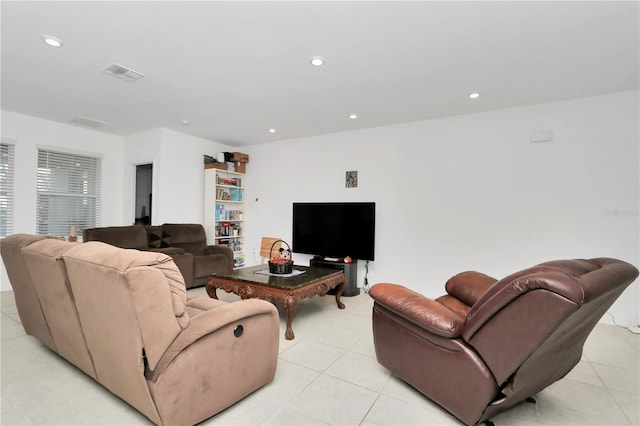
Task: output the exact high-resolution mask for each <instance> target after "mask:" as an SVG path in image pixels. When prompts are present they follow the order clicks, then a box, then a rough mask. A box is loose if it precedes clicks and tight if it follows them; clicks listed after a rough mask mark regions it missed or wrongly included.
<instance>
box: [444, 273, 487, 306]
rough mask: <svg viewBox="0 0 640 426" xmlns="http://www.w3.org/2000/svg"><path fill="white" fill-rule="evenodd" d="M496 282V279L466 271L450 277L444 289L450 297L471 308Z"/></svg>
mask: <svg viewBox="0 0 640 426" xmlns="http://www.w3.org/2000/svg"><path fill="white" fill-rule="evenodd" d="M496 282H498V280H497V279H495V278H493V277H490V276H488V275H485V274H483V273H480V272H475V271H467V272H461V273H459V274H456V275H454V276H453V277H451V278H450V279H449V281H447V284H446V285H445V288H446V290H447V293H449V294H450V295H451V296H453V297H455V298H456V299H458V300H460V301H462V302H464V303H465V304H466V305H468V306H473V305H474V304H475V303H476V302H477V301H478V300H480V298H481V297H482V296H483V295H484V294H485V293H486V292H487V290H489V288H490V287H491V286H492V285H494V284H495V283H496Z"/></svg>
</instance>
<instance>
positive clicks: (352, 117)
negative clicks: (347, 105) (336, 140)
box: [349, 114, 358, 120]
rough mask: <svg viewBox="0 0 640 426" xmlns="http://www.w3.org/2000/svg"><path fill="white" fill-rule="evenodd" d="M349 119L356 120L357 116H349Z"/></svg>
mask: <svg viewBox="0 0 640 426" xmlns="http://www.w3.org/2000/svg"><path fill="white" fill-rule="evenodd" d="M349 118H350V119H352V120H355V119H356V118H358V114H349Z"/></svg>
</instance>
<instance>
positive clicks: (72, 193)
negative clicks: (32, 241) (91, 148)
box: [36, 149, 101, 238]
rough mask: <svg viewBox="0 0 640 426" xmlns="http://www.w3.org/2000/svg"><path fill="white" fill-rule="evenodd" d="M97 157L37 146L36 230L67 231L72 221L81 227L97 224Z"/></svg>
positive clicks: (42, 232) (60, 233) (46, 232)
mask: <svg viewBox="0 0 640 426" xmlns="http://www.w3.org/2000/svg"><path fill="white" fill-rule="evenodd" d="M100 166H101V160H100V159H99V158H93V157H86V156H83V155H77V154H69V153H64V152H55V151H49V150H43V149H39V150H38V199H37V203H36V204H37V205H36V207H37V224H36V233H38V234H40V235H57V236H59V237H65V236H68V235H69V232H70V230H71V227H72V226H73V225H77V226H78V238H81V237H82V230H84V229H87V228H93V227H96V226H98V225H97V224H98V223H99V219H100V175H101V173H100Z"/></svg>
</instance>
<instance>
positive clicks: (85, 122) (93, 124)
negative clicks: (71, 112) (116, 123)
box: [69, 116, 109, 129]
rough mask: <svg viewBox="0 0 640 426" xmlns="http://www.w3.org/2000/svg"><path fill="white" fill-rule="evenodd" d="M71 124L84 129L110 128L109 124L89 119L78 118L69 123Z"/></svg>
mask: <svg viewBox="0 0 640 426" xmlns="http://www.w3.org/2000/svg"><path fill="white" fill-rule="evenodd" d="M69 122H70V123H73V124H77V125H79V126H82V127H89V128H91V129H99V128H101V127H104V126H108V125H109V123H105V122H104V121H100V120H94V119H93V118H88V117H80V116H78V117H76V118H74V119H73V120H70V121H69Z"/></svg>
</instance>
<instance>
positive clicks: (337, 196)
mask: <svg viewBox="0 0 640 426" xmlns="http://www.w3.org/2000/svg"><path fill="white" fill-rule="evenodd" d="M638 101H639V96H638V92H637V91H633V92H624V93H617V94H610V95H604V96H598V97H591V98H584V99H576V100H571V101H565V102H556V103H550V104H544V105H533V106H527V107H521V108H512V109H505V110H499V111H492V112H486V113H479V114H473V115H466V116H458V117H450V118H445V119H437V120H429V121H422V122H414V123H407V124H403V125H396V126H387V127H380V128H373V129H367V130H361V131H354V132H344V133H337V134H331V135H324V136H318V137H310V138H304V139H299V140H290V141H281V142H276V143H272V144H266V145H254V146H249V147H243V148H241V149H238V148H230V147H229V146H225V145H222V144H218V143H215V142H210V141H206V140H203V139H199V138H194V137H191V136H187V135H184V134H181V133H178V132H174V131H171V130H167V129H155V130H151V131H149V132H145V133H142V134H138V135H132V136H130V137H127V138H126V141H125V140H123V139H122V138H120V137H117V136H111V135H107V134H103V133H100V132H94V131H91V130H86V129H82V128H78V127H73V126H67V125H64V124H58V123H53V122H49V121H45V120H40V119H36V118H32V117H27V116H24V115H20V114H14V113H9V112H3V114H2V137H3V138H6V139H13V140H15V141H16V181H15V182H16V189H17V191H16V200H15V207H16V214H15V219H16V220H15V225H14V226H15V227H14V232H27V233H33V232H35V173H36V171H35V167H36V157H35V155H36V146H38V145H46V146H49V147H56V148H60V149H70V150H73V151H81V152H85V153H93V154H96V155H101V156H102V157H103V180H102V184H103V199H102V205H103V212H102V221H101V222H102V225H103V226H109V225H126V224H130V223H132V221H133V217H134V211H133V206H134V182H135V181H134V176H135V173H134V171H135V167H134V165H135V164H142V163H149V162H152V163H153V164H154V176H153V179H154V206H153V218H154V219H153V221H154V223H158V224H159V223H164V222H196V223H203V195H202V194H203V190H204V183H203V181H204V178H203V176H204V170H203V166H202V155H203V154H208V155H212V156H216V154H217V153H218V152H219V151H235V150H238V151H243V152H247V153H248V154H250V156H251V157H250V163H249V164H248V166H247V179H246V180H245V181H246V184H247V204H246V219H247V222H246V225H245V231H246V250H247V254H246V258H247V263H248V264H252V263H257V262H258V261H259V257H258V256H257V255H254V254H253V249H258V248H259V245H260V238H261V237H262V236H280V237H283V238H284V239H285V240H287V241H289V242H290V241H291V203H292V202H294V201H375V202H376V203H377V229H376V232H377V236H376V260H375V262H373V263H371V265H370V274H369V281H370V283H371V284H373V283H376V282H382V281H390V282H399V283H402V284H405V285H407V286H409V287H412V288H414V289H416V290H417V291H420V292H423V293H424V294H426V295H428V296H432V297H434V296H438V295H440V294H442V293H443V285H444V282H445V280H446V279H447V278H449V277H450V276H451V275H453V274H455V273H457V272H460V271H462V270H468V269H476V270H480V271H482V272H485V273H488V274H490V275H493V276H495V277H498V278H499V277H502V276H504V275H505V274H507V273H510V272H513V271H515V270H517V269H521V268H525V267H528V266H531V265H533V264H535V263H538V262H542V261H545V260H550V259H557V258H575V257H594V256H611V257H617V258H621V259H624V260H627V261H629V262H631V263H633V264H634V265H636V266H638V265H639V263H640V262H639V256H640V254H639V237H640V227H639V223H638V222H639V218H638V207H639V194H640V187H639V180H640V179H639V171H638V170H639V159H640V152H639V147H638V144H639V142H638V141H639V140H640V135H639V119H638V117H639V113H640V112H639V111H638ZM547 129H549V130H551V131H552V132H553V141H552V142H549V143H542V144H531V143H530V142H529V137H530V134H531V133H532V132H536V131H540V130H547ZM347 170H358V172H359V186H358V188H355V189H346V188H344V174H345V171H347ZM308 258H309V256H304V255H297V254H296V255H294V260H295V261H296V262H297V263H300V264H305V263H306V262H307V260H308ZM363 269H364V267H363V265H362V262H361V263H360V265H359V273H358V274H359V276H358V278H359V281H360V283H361V282H362V279H363V276H364V270H363ZM1 272H2V283H1V289H2V290H8V289H10V287H9V284H8V281H7V279H6V273H5V271H4V266H2V271H1ZM639 299H640V292H639V290H638V283H637V282H636V283H634V284H633V285H632V286H631V287H630V288H629V289H628V290H627V291H626V292H625V294H624V295H623V296H622V298H621V299H620V300H619V301H618V302H617V303H616V305H614V307H613V308H612V309H611V311H610V312H611V314H612V315H614V317H615V320H616V322H617V323H619V324H624V325H635V324H638V323H640V318H639V314H638V311H639ZM603 320H604V321H608V320H609V317H605V318H604V319H603Z"/></svg>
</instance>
